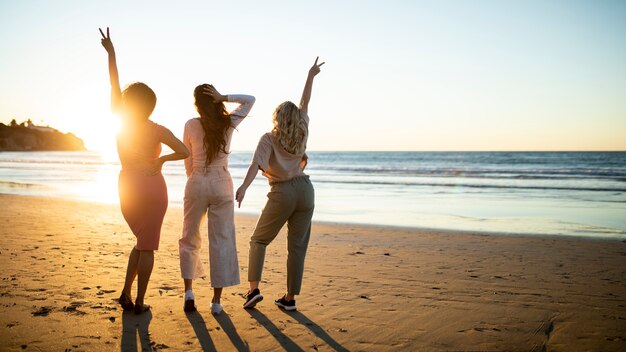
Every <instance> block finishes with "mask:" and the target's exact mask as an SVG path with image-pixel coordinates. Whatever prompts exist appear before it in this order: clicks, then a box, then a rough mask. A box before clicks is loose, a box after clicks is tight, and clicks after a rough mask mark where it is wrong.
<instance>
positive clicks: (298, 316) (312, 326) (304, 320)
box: [280, 309, 349, 351]
mask: <svg viewBox="0 0 626 352" xmlns="http://www.w3.org/2000/svg"><path fill="white" fill-rule="evenodd" d="M280 311H281V312H283V313H285V314H286V315H288V316H290V317H292V318H294V319H295V320H297V321H298V322H299V323H300V324H302V325H304V326H306V327H307V328H308V329H309V330H311V332H312V333H313V334H315V336H317V337H319V338H320V339H322V340H324V342H326V343H327V344H328V346H329V347H330V348H332V349H334V350H335V351H349V350H348V349H347V348H345V347H343V346H342V345H341V344H340V343H339V342H337V341H335V339H333V338H332V337H331V336H330V335H328V333H326V331H325V330H324V329H322V328H321V327H320V326H319V325H317V324H316V323H314V322H313V321H312V320H311V319H309V318H308V317H307V316H306V315H304V314H302V313H300V312H298V311H293V312H289V311H286V310H283V309H281V310H280Z"/></svg>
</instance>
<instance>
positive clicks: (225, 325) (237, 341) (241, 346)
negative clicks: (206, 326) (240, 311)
mask: <svg viewBox="0 0 626 352" xmlns="http://www.w3.org/2000/svg"><path fill="white" fill-rule="evenodd" d="M214 317H215V320H217V322H218V323H219V324H220V326H221V327H222V330H224V332H225V333H226V335H227V336H228V338H229V339H230V342H231V343H232V344H233V346H234V347H235V348H236V349H237V351H250V346H248V343H246V342H245V341H243V340H242V339H241V336H239V333H237V328H235V325H233V322H232V321H231V320H230V317H229V316H228V314H226V312H224V311H222V314H220V315H215V316H214Z"/></svg>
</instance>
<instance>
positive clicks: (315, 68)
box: [309, 56, 326, 77]
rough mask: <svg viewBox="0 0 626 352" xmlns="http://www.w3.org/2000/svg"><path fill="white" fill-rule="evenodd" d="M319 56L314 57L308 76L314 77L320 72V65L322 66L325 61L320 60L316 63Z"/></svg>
mask: <svg viewBox="0 0 626 352" xmlns="http://www.w3.org/2000/svg"><path fill="white" fill-rule="evenodd" d="M319 58H320V57H319V56H318V57H316V58H315V62H314V63H313V66H312V67H311V69H309V76H310V77H315V76H316V75H317V74H318V73H320V71H321V70H320V67H322V65H323V64H325V63H326V62H322V63H321V64H319V65H318V64H317V60H319Z"/></svg>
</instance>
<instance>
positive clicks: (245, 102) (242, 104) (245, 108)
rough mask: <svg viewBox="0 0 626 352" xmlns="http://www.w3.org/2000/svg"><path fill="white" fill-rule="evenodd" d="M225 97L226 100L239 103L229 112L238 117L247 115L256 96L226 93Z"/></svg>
mask: <svg viewBox="0 0 626 352" xmlns="http://www.w3.org/2000/svg"><path fill="white" fill-rule="evenodd" d="M226 97H227V100H226V101H227V102H229V103H237V104H239V106H238V107H237V108H236V109H235V110H233V111H231V112H230V115H231V116H237V117H240V118H244V117H246V116H248V114H249V113H250V110H252V106H253V105H254V102H255V101H256V98H255V97H253V96H252V95H245V94H228V95H227V96H226Z"/></svg>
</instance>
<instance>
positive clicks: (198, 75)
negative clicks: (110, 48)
mask: <svg viewBox="0 0 626 352" xmlns="http://www.w3.org/2000/svg"><path fill="white" fill-rule="evenodd" d="M106 26H110V27H111V36H112V39H113V43H114V44H115V46H116V50H117V57H118V65H119V68H120V75H121V80H122V83H123V84H125V83H128V82H131V81H143V82H145V83H147V84H148V85H150V86H151V87H152V88H153V89H154V90H155V92H156V94H157V97H158V102H157V107H156V109H155V112H154V114H153V120H154V121H156V122H158V123H161V124H163V125H165V126H166V127H168V128H170V129H171V130H172V131H173V132H174V133H175V134H177V135H178V136H181V137H182V129H183V125H184V123H185V121H186V120H187V119H189V118H191V117H194V116H196V112H195V109H194V107H193V97H192V92H193V89H194V87H195V86H196V85H198V84H201V83H212V84H214V85H215V86H216V87H217V88H218V89H219V90H220V91H221V92H222V93H247V94H252V95H254V96H256V97H257V104H256V106H255V107H254V109H253V110H252V114H251V116H250V118H249V119H248V121H246V122H244V123H243V124H242V125H241V126H240V128H239V130H240V132H239V133H238V134H236V135H235V139H234V141H233V149H234V150H252V149H254V147H255V146H256V143H257V141H258V138H259V137H260V135H261V134H262V133H263V132H265V131H267V130H269V129H270V128H271V113H272V111H273V109H274V107H275V106H276V105H278V104H279V103H281V102H282V101H284V100H293V101H296V102H297V101H298V100H299V97H300V93H301V90H302V86H303V84H304V80H305V77H306V73H307V70H308V68H309V66H310V65H311V64H312V62H313V60H314V58H315V56H316V55H320V57H321V59H322V60H324V61H326V65H324V66H323V67H322V69H323V70H322V73H321V74H320V75H319V76H318V77H317V78H316V82H315V86H314V90H313V98H312V101H311V105H310V109H309V111H310V116H311V127H310V132H311V138H310V141H309V149H310V150H626V39H625V38H626V1H622V0H615V1H602V0H589V1H574V0H564V1H556V0H539V1H532V0H523V1H521V0H520V1H499V0H493V1H480V0H476V1H469V0H468V1H445V0H444V1H441V0H433V1H418V0H411V1H393V0H388V1H208V0H202V1H184V0H180V1H144V2H141V1H114V0H107V1H79V0H76V1H67V0H61V1H48V0H42V1H32V0H22V1H12V0H0V121H3V122H5V123H6V122H8V121H9V120H10V119H12V118H16V119H17V120H18V121H20V120H23V119H26V118H32V119H33V120H34V121H35V122H43V123H44V124H50V125H51V126H53V127H57V128H59V129H61V130H63V131H71V132H74V133H76V134H77V135H79V136H80V137H83V138H84V139H85V141H86V143H87V145H88V146H89V147H91V148H95V149H107V148H108V149H109V150H111V148H113V145H114V142H113V133H114V130H115V126H116V125H117V124H118V121H117V120H116V117H114V116H112V115H111V114H110V113H109V112H108V103H109V102H108V99H109V83H108V71H107V65H106V53H105V51H104V49H103V48H102V47H101V45H100V34H99V33H98V27H106Z"/></svg>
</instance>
